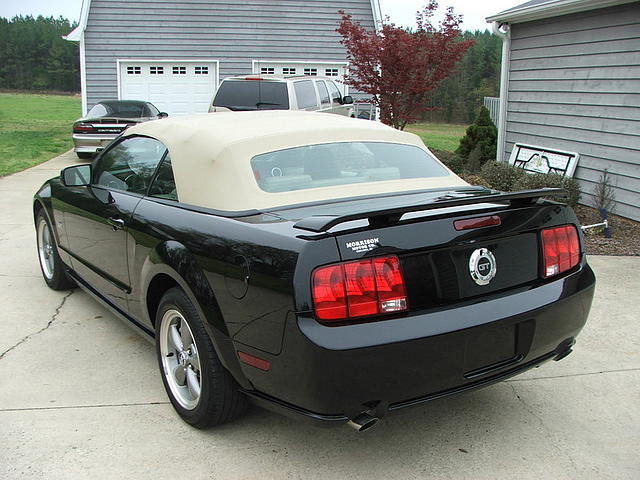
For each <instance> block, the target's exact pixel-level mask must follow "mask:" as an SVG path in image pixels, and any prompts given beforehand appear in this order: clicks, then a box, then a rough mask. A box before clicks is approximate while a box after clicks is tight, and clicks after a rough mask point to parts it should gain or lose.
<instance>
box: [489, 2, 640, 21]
mask: <svg viewBox="0 0 640 480" xmlns="http://www.w3.org/2000/svg"><path fill="white" fill-rule="evenodd" d="M634 1H637V0H530V1H528V2H525V3H522V4H520V5H516V6H515V7H512V8H509V9H507V10H504V11H502V12H500V13H496V14H495V15H491V16H489V17H487V18H486V20H487V22H501V23H505V22H509V23H523V22H530V21H532V20H540V19H542V18H550V17H559V16H560V15H568V14H570V13H578V12H585V11H587V10H595V9H597V8H605V7H611V6H614V5H621V4H624V3H633V2H634Z"/></svg>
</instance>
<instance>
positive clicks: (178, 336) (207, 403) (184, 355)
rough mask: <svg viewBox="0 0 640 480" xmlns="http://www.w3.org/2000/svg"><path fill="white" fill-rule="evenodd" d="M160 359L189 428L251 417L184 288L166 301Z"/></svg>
mask: <svg viewBox="0 0 640 480" xmlns="http://www.w3.org/2000/svg"><path fill="white" fill-rule="evenodd" d="M156 353H157V356H158V364H159V366H160V374H161V376H162V382H163V383H164V387H165V389H166V391H167V395H168V396H169V400H170V401H171V404H172V405H173V408H175V410H176V412H177V413H178V415H180V417H181V418H182V419H183V420H184V421H185V422H187V423H189V424H190V425H193V426H194V427H196V428H207V427H211V426H214V425H219V424H222V423H225V422H229V421H231V420H234V419H236V418H238V417H239V416H241V415H242V414H243V413H244V412H245V410H246V406H247V399H246V397H245V396H244V395H243V394H242V393H240V391H239V389H238V385H237V383H236V382H235V380H234V379H233V377H232V376H231V374H230V373H229V372H228V371H227V370H226V369H225V368H224V367H223V366H222V363H221V362H220V359H219V358H218V355H217V354H216V352H215V349H214V348H213V343H212V342H211V339H210V338H209V335H208V334H207V332H206V330H205V328H204V325H203V323H202V320H201V319H200V316H199V314H198V311H197V310H196V309H195V307H194V306H193V304H192V303H191V301H190V300H189V297H187V295H186V294H185V293H184V292H183V291H182V290H181V289H179V288H172V289H170V290H168V291H167V292H166V293H165V294H164V296H163V297H162V299H161V300H160V305H159V307H158V312H157V314H156Z"/></svg>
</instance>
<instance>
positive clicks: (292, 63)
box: [252, 60, 348, 95]
mask: <svg viewBox="0 0 640 480" xmlns="http://www.w3.org/2000/svg"><path fill="white" fill-rule="evenodd" d="M252 65H253V73H259V74H262V75H309V76H314V77H315V76H321V77H331V78H333V80H335V82H336V84H337V85H338V87H339V88H340V89H341V90H342V94H343V95H348V91H347V89H348V87H347V86H346V85H344V83H342V82H343V81H344V76H345V74H346V72H347V64H346V63H345V62H317V61H316V62H314V61H311V62H309V61H299V60H253V62H252Z"/></svg>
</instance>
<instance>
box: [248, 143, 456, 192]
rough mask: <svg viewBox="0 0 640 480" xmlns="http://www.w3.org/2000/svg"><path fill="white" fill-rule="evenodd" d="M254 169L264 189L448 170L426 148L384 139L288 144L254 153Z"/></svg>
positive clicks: (430, 174) (439, 173)
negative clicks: (274, 150) (285, 147)
mask: <svg viewBox="0 0 640 480" xmlns="http://www.w3.org/2000/svg"><path fill="white" fill-rule="evenodd" d="M251 168H252V169H253V176H254V177H255V178H256V181H257V182H258V186H259V187H260V188H261V189H262V190H264V191H266V192H288V191H292V190H304V189H308V188H318V187H331V186H336V185H346V184H352V183H365V182H379V181H384V180H399V179H403V178H432V177H446V176H447V175H449V172H448V170H447V169H446V168H444V167H443V166H442V165H441V164H440V163H439V162H438V161H437V160H436V159H435V158H434V157H432V156H431V155H429V153H428V152H426V151H425V150H423V149H421V148H419V147H416V146H414V145H403V144H396V143H385V142H336V143H325V144H320V145H307V146H303V147H295V148H288V149H285V150H278V151H276V152H269V153H263V154H261V155H256V156H255V157H253V158H252V159H251Z"/></svg>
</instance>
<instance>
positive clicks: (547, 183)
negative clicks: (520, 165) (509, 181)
mask: <svg viewBox="0 0 640 480" xmlns="http://www.w3.org/2000/svg"><path fill="white" fill-rule="evenodd" d="M536 188H564V189H565V190H567V192H569V195H568V197H567V203H568V204H569V205H571V206H572V207H575V206H576V205H577V204H578V202H579V201H580V184H579V183H578V181H577V180H575V179H573V178H567V177H563V176H562V175H558V174H556V173H534V174H527V173H525V174H524V175H522V177H520V178H519V179H518V180H517V181H516V182H515V183H514V185H513V188H512V190H533V189H536Z"/></svg>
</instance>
